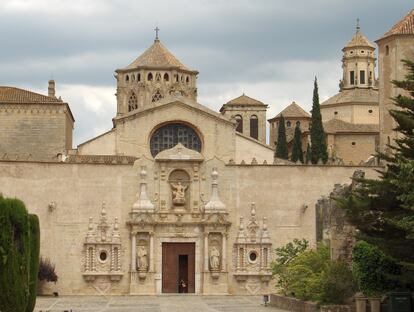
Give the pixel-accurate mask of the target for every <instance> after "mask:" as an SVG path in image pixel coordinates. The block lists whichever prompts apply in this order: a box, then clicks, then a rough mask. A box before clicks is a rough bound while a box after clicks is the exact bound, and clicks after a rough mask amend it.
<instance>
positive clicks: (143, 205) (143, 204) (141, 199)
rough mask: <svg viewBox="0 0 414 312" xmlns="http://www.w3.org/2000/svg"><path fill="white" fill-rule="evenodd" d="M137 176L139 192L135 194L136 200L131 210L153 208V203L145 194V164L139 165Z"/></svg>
mask: <svg viewBox="0 0 414 312" xmlns="http://www.w3.org/2000/svg"><path fill="white" fill-rule="evenodd" d="M139 176H140V178H141V182H140V187H139V193H138V195H137V201H136V202H135V203H134V204H133V205H132V211H142V210H145V211H148V210H154V204H153V203H152V202H151V201H150V199H149V198H148V195H147V181H146V179H147V170H146V167H145V166H141V171H140V172H139Z"/></svg>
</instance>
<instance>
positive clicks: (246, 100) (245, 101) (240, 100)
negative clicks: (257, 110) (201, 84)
mask: <svg viewBox="0 0 414 312" xmlns="http://www.w3.org/2000/svg"><path fill="white" fill-rule="evenodd" d="M226 105H253V106H266V105H265V104H264V103H263V102H260V101H259V100H256V99H253V98H251V97H249V96H247V95H245V94H244V93H243V94H242V95H240V96H239V97H236V98H235V99H233V100H230V101H228V102H227V103H226Z"/></svg>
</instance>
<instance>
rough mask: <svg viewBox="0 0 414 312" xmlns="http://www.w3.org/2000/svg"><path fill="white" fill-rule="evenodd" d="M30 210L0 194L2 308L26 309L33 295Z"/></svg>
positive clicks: (12, 311)
mask: <svg viewBox="0 0 414 312" xmlns="http://www.w3.org/2000/svg"><path fill="white" fill-rule="evenodd" d="M29 237H30V234H29V221H28V214H27V210H26V208H25V206H24V204H23V202H22V201H20V200H18V199H10V198H3V197H2V196H0V260H1V262H0V289H1V291H0V311H2V312H24V311H26V307H27V303H28V298H29V280H28V276H29V274H30V261H29V260H30V248H29V241H30V239H29Z"/></svg>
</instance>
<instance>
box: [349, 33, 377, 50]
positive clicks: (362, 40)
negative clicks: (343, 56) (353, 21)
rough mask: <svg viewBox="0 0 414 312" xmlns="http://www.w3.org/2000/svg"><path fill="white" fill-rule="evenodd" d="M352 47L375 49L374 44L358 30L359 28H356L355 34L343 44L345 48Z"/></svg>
mask: <svg viewBox="0 0 414 312" xmlns="http://www.w3.org/2000/svg"><path fill="white" fill-rule="evenodd" d="M353 47H370V48H373V49H375V46H374V45H373V44H372V43H371V42H370V41H369V40H368V39H367V38H366V37H365V36H364V35H363V34H362V33H361V32H360V31H359V29H357V32H356V33H355V35H354V36H353V37H352V39H351V40H350V41H349V42H348V44H347V45H346V46H345V48H353ZM345 48H344V49H345Z"/></svg>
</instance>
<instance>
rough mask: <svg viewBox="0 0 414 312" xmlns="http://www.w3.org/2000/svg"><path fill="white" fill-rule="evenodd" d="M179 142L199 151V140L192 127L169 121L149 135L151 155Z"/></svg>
mask: <svg viewBox="0 0 414 312" xmlns="http://www.w3.org/2000/svg"><path fill="white" fill-rule="evenodd" d="M178 143H181V144H182V145H184V146H185V147H186V148H189V149H192V150H195V151H197V152H201V140H200V138H199V136H198V135H197V133H196V132H195V131H194V129H193V128H191V127H189V126H187V125H185V124H182V123H171V124H167V125H165V126H162V127H160V128H158V129H157V130H156V131H155V132H154V134H153V135H152V137H151V140H150V148H151V155H152V156H153V157H155V156H156V155H157V154H158V153H159V152H162V151H163V150H166V149H170V148H172V147H174V146H176V145H177V144H178Z"/></svg>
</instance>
